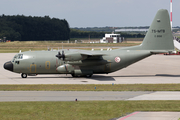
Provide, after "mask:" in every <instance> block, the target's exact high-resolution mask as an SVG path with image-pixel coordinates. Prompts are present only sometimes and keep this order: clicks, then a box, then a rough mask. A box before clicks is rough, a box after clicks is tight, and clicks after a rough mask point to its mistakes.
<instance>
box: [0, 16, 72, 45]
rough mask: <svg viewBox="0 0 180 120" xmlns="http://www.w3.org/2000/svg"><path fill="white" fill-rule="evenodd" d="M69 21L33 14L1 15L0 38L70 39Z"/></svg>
mask: <svg viewBox="0 0 180 120" xmlns="http://www.w3.org/2000/svg"><path fill="white" fill-rule="evenodd" d="M69 35H70V28H69V24H68V22H67V21H66V20H65V19H63V20H60V19H57V18H50V17H49V16H44V17H32V16H28V17H27V16H24V15H17V16H6V15H2V16H0V38H3V37H6V39H7V40H19V41H30V40H68V39H70V36H69Z"/></svg>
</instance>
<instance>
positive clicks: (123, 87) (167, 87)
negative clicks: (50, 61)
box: [0, 84, 180, 91]
mask: <svg viewBox="0 0 180 120" xmlns="http://www.w3.org/2000/svg"><path fill="white" fill-rule="evenodd" d="M95 87H96V89H95ZM0 91H180V84H115V85H100V84H97V85H96V84H92V85H89V84H86V85H78V84H75V85H69V84H65V85H0Z"/></svg>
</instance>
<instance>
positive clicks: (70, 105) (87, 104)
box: [0, 101, 180, 120]
mask: <svg viewBox="0 0 180 120" xmlns="http://www.w3.org/2000/svg"><path fill="white" fill-rule="evenodd" d="M0 106H1V107H0V119H2V120H108V119H112V118H118V117H120V116H124V115H126V114H129V113H131V112H134V111H180V101H77V102H75V101H72V102H0Z"/></svg>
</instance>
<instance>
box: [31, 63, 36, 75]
mask: <svg viewBox="0 0 180 120" xmlns="http://www.w3.org/2000/svg"><path fill="white" fill-rule="evenodd" d="M30 73H36V64H34V63H33V64H31V65H30Z"/></svg>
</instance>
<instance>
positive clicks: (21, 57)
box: [12, 54, 23, 62]
mask: <svg viewBox="0 0 180 120" xmlns="http://www.w3.org/2000/svg"><path fill="white" fill-rule="evenodd" d="M16 59H23V54H16V55H15V56H14V58H13V59H12V62H14V61H15V60H16Z"/></svg>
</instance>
